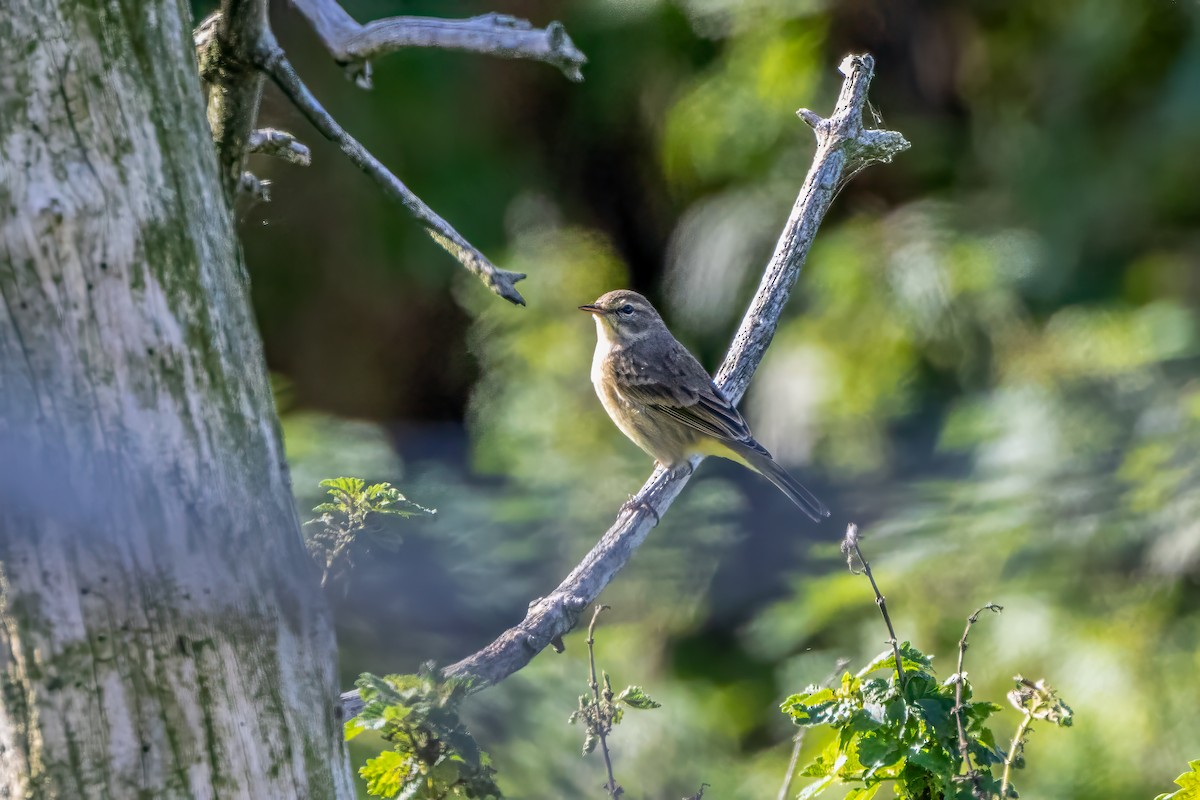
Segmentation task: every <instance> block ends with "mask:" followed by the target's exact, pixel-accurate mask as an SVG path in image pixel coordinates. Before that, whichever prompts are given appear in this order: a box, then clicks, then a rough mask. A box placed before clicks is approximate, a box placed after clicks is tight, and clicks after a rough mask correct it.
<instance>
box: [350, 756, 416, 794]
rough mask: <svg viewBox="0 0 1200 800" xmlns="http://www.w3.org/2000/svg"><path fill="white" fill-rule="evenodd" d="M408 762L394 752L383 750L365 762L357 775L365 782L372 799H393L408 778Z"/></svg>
mask: <svg viewBox="0 0 1200 800" xmlns="http://www.w3.org/2000/svg"><path fill="white" fill-rule="evenodd" d="M408 772H409V761H408V759H406V758H404V756H402V755H400V754H399V753H397V752H396V751H394V750H384V751H383V752H382V753H380V754H379V755H378V756H376V757H375V758H372V759H370V760H368V761H367V763H366V764H363V766H362V768H361V769H359V771H358V774H359V775H361V776H362V777H363V779H364V780H366V782H367V792H368V793H370V794H371V795H373V796H374V797H395V796H396V795H397V794H398V793H399V792H400V787H401V786H403V785H404V781H405V779H406V778H407V777H408Z"/></svg>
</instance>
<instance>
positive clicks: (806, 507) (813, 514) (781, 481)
mask: <svg viewBox="0 0 1200 800" xmlns="http://www.w3.org/2000/svg"><path fill="white" fill-rule="evenodd" d="M738 455H740V456H741V457H742V458H743V459H745V461H746V463H747V464H748V465H749V466H750V468H751V469H753V470H754V471H755V472H757V473H758V474H760V475H762V476H763V477H764V478H766V479H767V480H769V481H770V482H771V483H773V484H775V486H777V487H778V488H779V491H781V492H783V493H784V494H786V495H787V496H788V499H789V500H791V501H792V502H793V503H795V504H796V505H797V506H799V507H800V510H801V511H803V512H804V513H805V514H807V515H808V516H809V518H811V519H812V521H813V522H820V521H821V520H823V519H825V518H826V517H828V516H829V509H828V508H826V507H825V504H824V503H822V502H821V501H820V500H818V499H817V498H816V496H815V495H814V494H813V493H812V492H810V491H809V490H808V489H805V488H804V487H803V486H801V485H800V482H799V481H798V480H796V479H795V478H793V477H792V476H791V475H789V474H788V472H787V470H785V469H784V468H783V467H781V466H779V465H778V464H777V463H775V459H773V458H771V457H770V456H768V455H763V454H761V453H757V452H754V451H742V452H740V453H739V454H738Z"/></svg>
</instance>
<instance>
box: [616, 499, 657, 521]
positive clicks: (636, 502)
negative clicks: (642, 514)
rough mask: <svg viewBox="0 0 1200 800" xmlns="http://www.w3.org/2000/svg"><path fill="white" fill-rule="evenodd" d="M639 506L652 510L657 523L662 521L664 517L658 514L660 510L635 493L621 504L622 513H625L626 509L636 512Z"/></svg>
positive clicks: (651, 512)
mask: <svg viewBox="0 0 1200 800" xmlns="http://www.w3.org/2000/svg"><path fill="white" fill-rule="evenodd" d="M639 508H640V509H643V510H645V511H649V512H650V514H651V515H652V516H653V517H654V524H655V525H657V524H658V523H660V522H662V519H661V518H660V517H659V516H658V512H657V511H655V510H654V506H652V505H650V504H649V503H647V502H646V501H645V500H641V499H639V498H638V496H637V495H635V494H631V495H629V499H628V500H626V501H625V502H624V503H622V504H621V513H625V512H626V511H629V512H634V511H637V510H638V509H639Z"/></svg>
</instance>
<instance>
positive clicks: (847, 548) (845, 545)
mask: <svg viewBox="0 0 1200 800" xmlns="http://www.w3.org/2000/svg"><path fill="white" fill-rule="evenodd" d="M842 553H844V554H845V556H846V565H847V566H848V567H849V568H850V571H851V572H857V570H855V568H854V558H857V559H858V563H859V564H861V565H862V572H863V574H864V575H866V576H867V580H869V581H870V582H871V588H872V589H873V590H874V591H875V605H877V606H879V613H881V614H883V622H884V624H885V625H887V629H888V636H889V637H890V638H889V639H888V643H889V644H891V646H892V652H893V653H894V654H895V656H896V676H897V679H898V680H899V681H900V685H901V686H904V683H905V680H906V679H905V677H904V659H903V658H902V657H901V655H900V640H899V639H897V638H896V629H895V628H894V627H892V617H891V615H890V614H888V610H887V600H886V599H885V598H884V596H883V593H882V592H880V591H879V584H877V583H876V582H875V576H874V575H873V574H872V573H871V565H870V564H869V563H867V559H866V558H865V557H864V556H863V553H862V550H861V549H860V548H859V546H858V526H857V525H855V524H854V523H853V522H851V523H850V524H849V525H847V526H846V536H845V538H844V539H842ZM851 553H853V557H851Z"/></svg>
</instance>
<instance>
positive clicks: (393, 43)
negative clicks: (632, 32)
mask: <svg viewBox="0 0 1200 800" xmlns="http://www.w3.org/2000/svg"><path fill="white" fill-rule="evenodd" d="M292 4H293V5H294V6H295V7H296V9H297V10H298V11H299V12H300V13H301V14H303V15H304V17H305V18H306V19H307V20H308V22H309V24H310V25H312V27H313V30H315V31H316V33H317V36H318V37H319V38H320V39H321V42H322V43H323V44H324V45H325V48H326V49H327V50H328V51H329V54H330V55H331V56H333V58H334V60H335V61H337V62H338V63H339V64H344V65H347V66H349V67H350V68H351V71H352V73H353V77H354V79H355V81H356V82H357V83H358V84H359V85H360V86H362V87H363V88H370V85H371V70H370V63H369V60H370V59H372V58H378V57H379V56H382V55H385V54H387V53H391V52H394V51H396V50H400V49H403V48H407V47H436V48H440V49H443V50H458V51H463V52H469V53H483V54H486V55H493V56H499V57H501V58H522V59H530V60H533V61H543V62H545V63H547V64H551V65H553V66H555V67H558V68H559V69H560V70H562V72H563V74H564V75H566V76H567V77H568V78H570V79H571V80H573V81H582V80H583V73H582V72H580V68H581V67H582V66H583V65H584V64H586V63H587V57H586V56H584V54H583V53H582V52H580V50H579V48H577V47H576V46H575V43H574V42H572V41H571V37H570V36H568V35H567V32H566V29H565V28H563V26H562V23H559V22H551V23H550V24H549V25H547V26H546V27H545V28H535V27H533V25H532V24H530V23H529V22H528V21H526V20H523V19H518V18H517V17H511V16H508V15H507V14H484V15H482V16H478V17H471V18H470V19H438V18H434V17H387V18H385V19H377V20H374V21H373V22H368V23H367V24H365V25H360V24H359V23H358V22H357V21H356V20H355V19H354V18H353V17H351V16H350V15H349V14H348V13H346V10H345V9H343V8H342V6H341V5H340V4H339V3H337V2H336V0H292Z"/></svg>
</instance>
